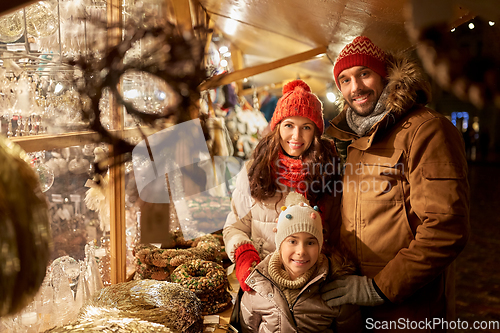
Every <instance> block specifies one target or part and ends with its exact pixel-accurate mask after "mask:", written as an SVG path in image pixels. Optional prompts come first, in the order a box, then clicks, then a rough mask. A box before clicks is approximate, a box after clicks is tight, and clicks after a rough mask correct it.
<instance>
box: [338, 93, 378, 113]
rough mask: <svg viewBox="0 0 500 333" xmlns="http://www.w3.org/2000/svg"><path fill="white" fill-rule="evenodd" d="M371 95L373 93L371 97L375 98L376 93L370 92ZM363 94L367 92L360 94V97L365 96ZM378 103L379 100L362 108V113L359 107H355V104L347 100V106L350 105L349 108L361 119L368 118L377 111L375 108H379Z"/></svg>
mask: <svg viewBox="0 0 500 333" xmlns="http://www.w3.org/2000/svg"><path fill="white" fill-rule="evenodd" d="M369 93H371V94H370V95H369V96H373V95H374V94H375V92H374V91H370V92H369ZM363 94H366V92H362V93H361V94H358V95H363ZM377 102H378V99H377V100H375V101H373V102H370V103H369V105H368V106H364V107H363V108H362V110H363V112H360V111H359V105H354V103H352V102H351V101H348V100H346V103H347V105H349V107H350V108H351V109H352V110H353V111H354V113H356V114H357V115H358V116H360V117H367V116H369V115H371V114H372V113H373V111H374V110H375V107H376V106H377ZM367 109H368V110H369V112H366V111H365V110H367Z"/></svg>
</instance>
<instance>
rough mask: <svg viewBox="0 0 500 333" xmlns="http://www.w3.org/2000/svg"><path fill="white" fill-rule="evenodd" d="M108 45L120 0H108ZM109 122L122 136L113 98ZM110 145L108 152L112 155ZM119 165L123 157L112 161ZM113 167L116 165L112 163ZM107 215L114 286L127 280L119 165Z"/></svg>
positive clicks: (115, 33)
mask: <svg viewBox="0 0 500 333" xmlns="http://www.w3.org/2000/svg"><path fill="white" fill-rule="evenodd" d="M106 4H107V6H106V14H107V24H108V29H107V45H108V47H114V46H115V45H117V44H119V43H120V41H121V38H122V30H121V29H122V25H123V24H122V3H121V0H107V2H106ZM109 106H110V111H111V122H112V127H113V129H116V130H117V133H116V135H117V136H122V131H123V109H122V107H121V106H118V104H117V103H116V100H115V98H114V96H113V95H110V96H109ZM113 146H114V145H110V148H109V149H110V151H111V152H112V151H113ZM115 158H116V159H118V161H112V162H113V163H114V162H120V161H121V159H122V156H118V157H115ZM114 164H115V163H114ZM108 184H109V186H108V191H107V192H108V193H107V195H108V198H109V206H110V207H109V212H110V214H109V215H110V217H109V220H110V248H111V249H110V252H111V283H112V284H116V283H120V282H125V281H126V280H127V247H126V238H125V167H124V165H123V164H122V163H119V164H115V165H114V166H112V167H111V168H109V183H108Z"/></svg>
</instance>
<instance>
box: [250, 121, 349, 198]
mask: <svg viewBox="0 0 500 333" xmlns="http://www.w3.org/2000/svg"><path fill="white" fill-rule="evenodd" d="M280 126H281V123H280V124H278V125H277V126H276V127H275V128H274V130H273V131H272V132H270V133H269V134H267V135H266V136H265V137H263V138H262V139H261V140H260V142H259V144H258V145H257V147H256V148H255V150H254V152H253V155H252V158H253V163H252V165H251V166H250V169H249V171H248V180H249V183H250V193H251V195H252V197H253V198H254V199H255V200H257V201H264V200H266V199H268V198H272V197H274V196H275V195H276V192H277V191H278V190H279V184H278V182H277V178H276V170H275V168H273V165H276V161H277V160H278V153H279V152H280V150H281V149H282V148H281V144H280V133H279V127H280ZM299 158H300V159H301V160H302V163H303V170H306V171H309V174H308V176H307V177H306V178H305V182H306V183H307V184H308V186H307V191H306V197H307V199H308V200H309V202H310V203H311V204H316V203H317V202H318V201H319V199H320V197H321V195H322V194H323V193H331V192H333V191H334V190H335V185H336V184H335V180H338V179H340V176H339V170H338V169H337V168H338V166H339V162H338V155H337V152H336V150H335V145H334V144H333V141H332V140H330V139H327V138H325V137H322V136H321V134H320V133H319V130H318V128H317V127H316V125H314V138H313V142H312V143H311V145H310V146H309V148H308V149H307V150H306V151H305V152H304V153H303V154H302V155H301V156H299ZM313 182H314V183H313ZM312 184H316V185H315V186H314V188H313V186H312ZM281 195H283V194H281Z"/></svg>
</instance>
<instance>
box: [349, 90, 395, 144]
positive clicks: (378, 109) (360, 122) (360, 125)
mask: <svg viewBox="0 0 500 333" xmlns="http://www.w3.org/2000/svg"><path fill="white" fill-rule="evenodd" d="M387 95H388V92H387V86H386V87H385V88H384V90H383V91H382V94H381V95H380V98H379V99H378V101H377V105H375V109H374V110H373V112H372V113H371V114H369V115H367V116H365V117H363V116H360V115H358V114H357V113H356V112H354V110H353V109H352V108H351V107H350V106H349V107H348V108H347V111H346V120H347V124H348V125H349V127H350V128H351V129H352V130H353V131H354V132H356V133H357V134H358V135H359V136H364V135H365V134H366V133H367V132H368V131H369V130H370V129H371V128H372V127H373V125H375V124H376V123H377V122H379V121H380V119H382V118H383V117H384V116H385V114H386V113H387V110H386V109H385V101H386V100H387Z"/></svg>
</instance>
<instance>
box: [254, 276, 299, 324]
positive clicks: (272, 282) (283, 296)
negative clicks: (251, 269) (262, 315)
mask: <svg viewBox="0 0 500 333" xmlns="http://www.w3.org/2000/svg"><path fill="white" fill-rule="evenodd" d="M255 270H256V271H257V272H258V273H259V274H260V275H262V277H263V278H265V279H266V280H268V281H269V282H271V284H272V285H273V286H275V287H276V289H278V291H279V293H280V294H281V297H282V298H283V299H284V300H286V297H285V294H283V292H282V291H281V289H280V287H278V285H277V284H276V283H274V281H273V280H271V279H269V278H267V276H265V275H264V274H262V272H260V271H259V270H258V269H255ZM297 299H298V297H297ZM287 303H288V301H287ZM295 303H297V301H295ZM288 309H289V310H290V313H291V314H292V320H293V324H294V325H295V328H296V329H298V328H297V321H296V320H295V315H294V313H293V306H290V305H288Z"/></svg>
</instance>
